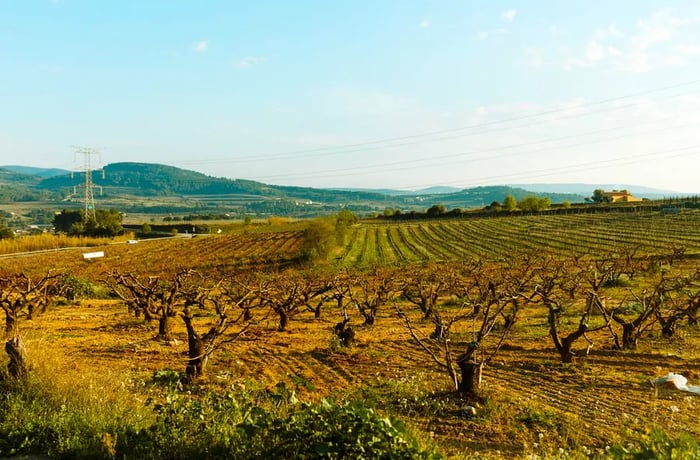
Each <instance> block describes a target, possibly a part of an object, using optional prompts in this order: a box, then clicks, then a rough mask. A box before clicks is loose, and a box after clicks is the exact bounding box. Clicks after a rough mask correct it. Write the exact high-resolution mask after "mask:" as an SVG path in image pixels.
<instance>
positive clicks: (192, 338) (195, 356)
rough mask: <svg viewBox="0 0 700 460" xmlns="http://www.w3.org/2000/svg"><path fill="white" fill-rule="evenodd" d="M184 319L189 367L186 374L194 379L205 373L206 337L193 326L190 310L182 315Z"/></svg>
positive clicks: (190, 378)
mask: <svg viewBox="0 0 700 460" xmlns="http://www.w3.org/2000/svg"><path fill="white" fill-rule="evenodd" d="M182 320H183V321H184V322H185V327H186V328H187V358H188V360H187V367H186V368H185V374H186V375H187V378H188V379H189V380H190V381H192V380H194V379H195V378H197V377H200V376H202V375H204V365H205V364H206V360H207V353H206V351H207V350H206V343H205V339H204V338H202V337H200V335H199V334H197V331H195V330H194V326H192V316H191V315H190V314H189V312H185V314H183V315H182Z"/></svg>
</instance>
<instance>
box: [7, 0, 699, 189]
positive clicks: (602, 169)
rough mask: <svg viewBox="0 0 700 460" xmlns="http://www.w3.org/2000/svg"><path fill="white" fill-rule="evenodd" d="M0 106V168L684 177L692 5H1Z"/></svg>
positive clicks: (302, 1)
mask: <svg viewBox="0 0 700 460" xmlns="http://www.w3.org/2000/svg"><path fill="white" fill-rule="evenodd" d="M0 107H1V109H0V164H15V165H17V164H19V165H25V166H37V167H47V168H48V167H58V168H64V169H80V168H81V167H82V165H83V164H82V162H81V156H80V155H76V154H75V150H76V148H94V149H97V150H99V151H100V156H99V158H95V159H93V163H97V164H98V165H107V164H110V163H116V162H123V161H137V162H147V163H162V164H168V165H172V166H177V167H181V168H185V169H191V170H195V171H199V172H203V173H205V174H208V175H211V176H215V177H228V178H232V179H251V180H257V181H261V182H265V183H269V184H279V185H298V186H310V187H323V188H396V189H406V190H416V189H420V188H424V187H429V186H436V185H446V186H452V187H460V188H467V187H474V186H480V185H501V184H530V183H587V184H601V183H608V184H632V185H644V186H649V187H656V188H660V189H664V190H672V191H676V192H684V193H698V192H700V180H698V177H699V176H700V175H699V174H698V171H700V136H698V133H700V2H697V1H696V0H687V1H683V0H676V1H673V0H669V1H664V2H659V1H649V0H615V1H610V0H587V1H585V2H584V1H578V2H574V1H567V2H563V1H559V0H549V1H544V0H527V1H524V0H522V1H520V0H513V1H500V0H450V1H447V0H445V1H439V0H434V1H427V0H426V1H418V0H347V1H346V0H332V1H328V0H295V1H289V0H260V1H254V2H253V1H250V0H246V1H237V0H228V1H224V0H222V1H214V0H199V1H194V0H192V1H187V0H168V1H160V0H149V1H139V0H120V1H112V0H100V1H96V0H0ZM632 191H633V190H632Z"/></svg>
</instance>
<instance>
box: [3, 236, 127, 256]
mask: <svg viewBox="0 0 700 460" xmlns="http://www.w3.org/2000/svg"><path fill="white" fill-rule="evenodd" d="M129 238H132V235H131V234H129V235H123V236H120V237H115V238H89V237H78V236H66V235H54V234H50V233H43V234H41V235H30V236H20V237H17V238H13V239H0V254H15V253H22V252H29V251H44V250H49V249H63V248H78V247H79V248H83V247H94V246H102V245H105V244H108V243H110V242H118V241H125V240H127V239H129Z"/></svg>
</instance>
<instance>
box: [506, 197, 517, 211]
mask: <svg viewBox="0 0 700 460" xmlns="http://www.w3.org/2000/svg"><path fill="white" fill-rule="evenodd" d="M516 209H518V202H517V201H515V197H514V196H513V195H506V197H505V199H504V200H503V210H504V211H508V212H511V211H515V210H516Z"/></svg>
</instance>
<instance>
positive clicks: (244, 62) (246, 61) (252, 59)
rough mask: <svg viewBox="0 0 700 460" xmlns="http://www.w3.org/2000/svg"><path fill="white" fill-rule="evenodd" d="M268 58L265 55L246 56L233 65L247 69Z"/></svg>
mask: <svg viewBox="0 0 700 460" xmlns="http://www.w3.org/2000/svg"><path fill="white" fill-rule="evenodd" d="M267 60H268V58H267V56H246V57H244V58H242V59H239V60H238V61H236V62H235V64H234V65H235V66H236V67H238V68H239V69H249V68H251V67H255V66H257V65H260V64H262V63H264V62H266V61H267Z"/></svg>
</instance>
